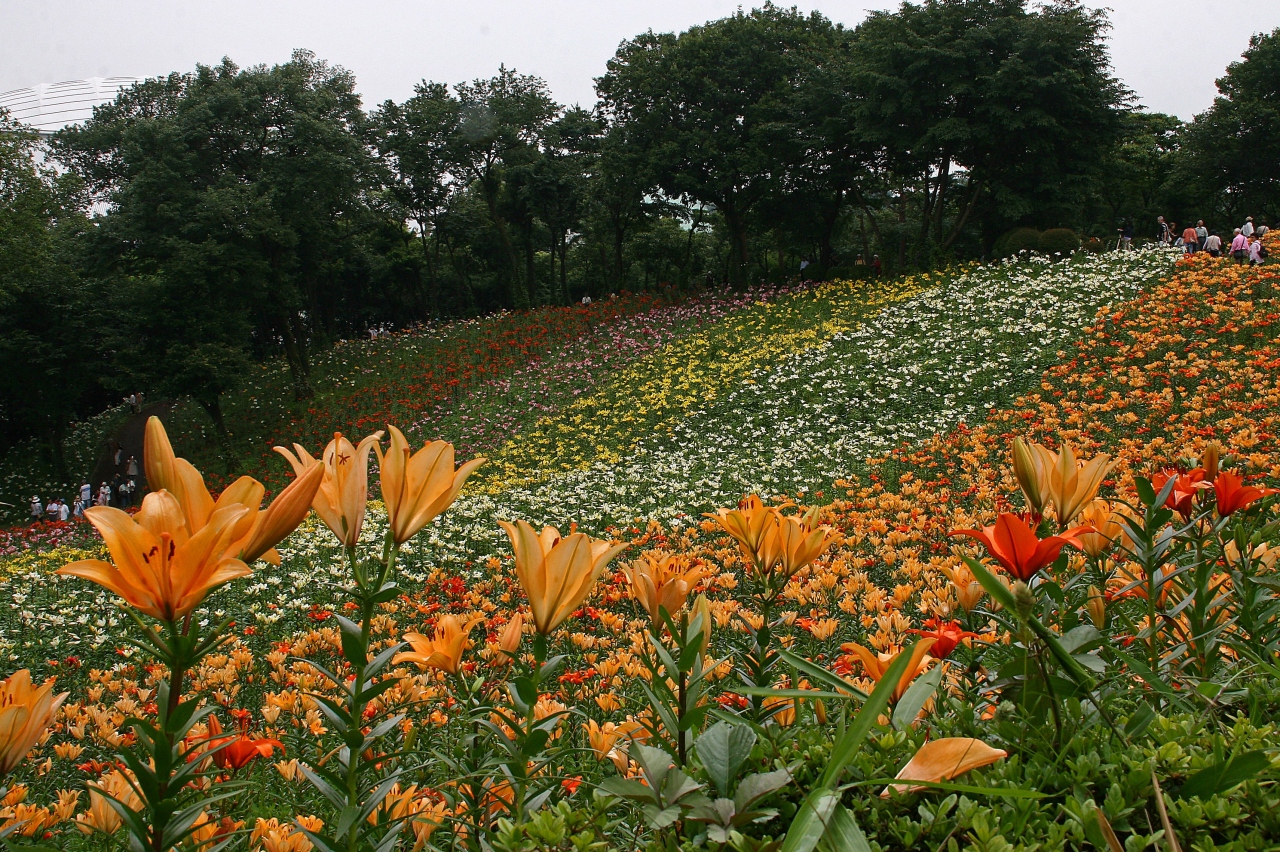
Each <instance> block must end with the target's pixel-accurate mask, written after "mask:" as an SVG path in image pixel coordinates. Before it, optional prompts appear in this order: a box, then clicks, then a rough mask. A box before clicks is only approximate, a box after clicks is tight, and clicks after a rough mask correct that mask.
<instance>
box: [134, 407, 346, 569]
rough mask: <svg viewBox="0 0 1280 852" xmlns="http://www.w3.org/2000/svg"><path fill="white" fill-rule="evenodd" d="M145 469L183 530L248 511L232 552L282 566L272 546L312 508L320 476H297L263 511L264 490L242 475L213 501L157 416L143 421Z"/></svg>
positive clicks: (239, 525)
mask: <svg viewBox="0 0 1280 852" xmlns="http://www.w3.org/2000/svg"><path fill="white" fill-rule="evenodd" d="M143 466H144V468H145V470H146V472H147V485H148V487H149V488H150V489H151V490H152V491H161V490H164V491H168V492H169V493H170V494H172V495H173V496H174V498H175V499H177V501H178V503H179V505H180V506H181V507H182V515H183V517H184V518H185V519H186V525H187V531H188V532H189V533H192V534H195V533H198V532H200V530H202V529H204V526H205V524H207V523H208V522H209V517H210V516H211V515H212V514H213V513H214V512H216V511H217V510H218V509H221V508H224V507H226V506H230V505H232V504H239V505H242V506H244V507H245V508H246V509H248V512H247V513H246V514H245V515H244V516H243V517H242V518H241V519H240V520H239V521H238V522H237V524H236V528H235V532H234V533H233V540H234V541H235V542H236V543H237V547H236V548H235V550H236V553H238V554H239V556H240V558H241V559H242V560H244V561H245V562H253V561H254V560H256V559H265V560H267V561H268V562H270V563H272V564H273V565H279V564H280V554H278V553H276V552H275V549H274V548H275V546H276V545H277V544H279V543H280V542H281V541H282V540H283V539H284V537H285V536H287V535H288V534H289V533H291V532H293V531H294V530H295V529H297V527H298V524H300V523H302V519H303V518H305V517H306V515H307V512H308V511H309V510H310V509H311V501H312V500H313V499H314V498H315V493H316V490H317V489H318V488H319V487H320V483H321V476H322V474H321V472H315V473H310V474H307V475H301V476H298V477H297V478H296V479H294V481H293V482H291V483H289V485H288V487H286V488H285V489H284V490H283V491H281V492H280V494H278V495H277V496H276V499H275V500H273V501H272V502H271V505H270V506H268V507H267V509H266V511H259V509H260V508H261V506H262V496H263V494H264V493H265V491H266V489H264V488H263V487H262V483H260V482H258V480H256V479H254V478H253V477H251V476H242V477H240V478H239V479H237V480H236V481H235V482H233V483H231V484H230V485H229V486H227V488H226V489H224V490H223V492H222V493H221V494H220V495H218V499H217V500H216V501H215V500H214V499H213V497H212V496H211V495H210V494H209V489H208V488H206V487H205V484H204V477H203V476H201V475H200V471H198V470H196V468H195V467H194V466H193V465H192V464H191V463H190V462H188V461H187V460H186V459H183V458H178V457H177V456H175V455H174V453H173V445H172V444H170V443H169V436H168V434H167V433H166V432H165V429H164V424H163V423H161V422H160V418H159V417H151V418H150V419H148V420H147V429H146V436H145V440H144V451H143Z"/></svg>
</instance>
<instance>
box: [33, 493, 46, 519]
mask: <svg viewBox="0 0 1280 852" xmlns="http://www.w3.org/2000/svg"><path fill="white" fill-rule="evenodd" d="M43 517H44V506H42V505H40V495H39V494H37V495H35V496H33V497H32V498H31V523H33V524H38V523H40V519H41V518H43Z"/></svg>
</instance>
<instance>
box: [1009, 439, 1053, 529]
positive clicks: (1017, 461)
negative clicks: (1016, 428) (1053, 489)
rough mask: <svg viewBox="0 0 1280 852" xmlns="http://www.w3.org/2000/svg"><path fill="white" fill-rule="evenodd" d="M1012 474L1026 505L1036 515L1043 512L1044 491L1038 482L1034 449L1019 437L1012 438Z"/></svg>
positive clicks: (1038, 475) (1037, 468)
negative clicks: (1025, 499)
mask: <svg viewBox="0 0 1280 852" xmlns="http://www.w3.org/2000/svg"><path fill="white" fill-rule="evenodd" d="M1011 456H1012V461H1013V475H1014V477H1015V478H1016V479H1017V480H1018V487H1019V488H1021V489H1022V494H1023V496H1024V497H1026V498H1027V507H1028V508H1029V509H1031V511H1033V512H1035V513H1036V514H1037V515H1043V514H1044V503H1045V500H1044V491H1043V489H1042V486H1041V483H1040V469H1039V466H1038V465H1037V464H1036V456H1035V450H1033V449H1032V448H1031V447H1030V446H1029V445H1028V444H1027V442H1026V441H1024V440H1022V439H1021V438H1014V439H1013V451H1012V454H1011Z"/></svg>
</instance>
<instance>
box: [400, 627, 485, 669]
mask: <svg viewBox="0 0 1280 852" xmlns="http://www.w3.org/2000/svg"><path fill="white" fill-rule="evenodd" d="M481 621H484V619H483V618H473V619H471V620H470V621H468V622H467V623H466V624H463V623H462V621H461V620H460V619H459V618H458V617H457V616H456V615H442V616H441V617H440V620H439V621H437V622H436V629H435V635H434V636H433V637H432V638H430V639H428V638H427V637H426V636H423V635H422V634H421V633H406V634H404V641H406V642H408V643H409V645H410V646H411V647H412V648H413V650H412V651H401V652H400V653H398V654H396V656H395V659H393V660H392V661H391V662H393V663H417V664H418V665H419V666H421V667H423V668H426V669H440V670H441V671H443V672H448V673H449V674H453V675H456V674H457V673H458V669H459V668H461V666H462V652H463V651H465V650H466V648H467V637H468V635H469V634H470V633H471V630H472V628H474V627H475V626H476V625H477V624H479V623H480V622H481Z"/></svg>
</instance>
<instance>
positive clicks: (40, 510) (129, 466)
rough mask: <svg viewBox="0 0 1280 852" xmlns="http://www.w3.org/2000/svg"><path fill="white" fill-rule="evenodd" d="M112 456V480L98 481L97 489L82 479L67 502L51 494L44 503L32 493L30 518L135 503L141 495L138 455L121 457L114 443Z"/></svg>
mask: <svg viewBox="0 0 1280 852" xmlns="http://www.w3.org/2000/svg"><path fill="white" fill-rule="evenodd" d="M111 458H112V462H113V463H114V465H115V467H116V469H117V473H116V474H115V475H114V476H113V477H112V478H111V480H110V481H103V482H101V483H99V485H98V487H97V488H96V489H95V488H94V487H93V486H92V485H90V484H89V483H88V481H87V480H86V481H82V482H81V483H80V488H79V490H77V492H76V496H75V499H74V500H72V501H71V503H67V501H66V499H65V498H63V497H53V498H52V499H50V500H49V502H48V503H47V504H46V503H43V502H42V501H41V500H40V495H38V494H37V495H33V496H32V498H31V522H32V523H39V522H40V521H63V522H65V521H69V520H71V519H73V518H79V517H82V516H83V515H84V510H85V509H87V508H89V507H90V506H114V507H115V508H117V509H128V508H129V507H131V506H133V505H135V504H136V503H137V501H138V499H139V498H140V497H141V496H142V495H141V491H142V486H141V485H140V484H139V483H138V475H139V465H138V459H137V458H136V457H134V456H129V457H128V458H127V459H126V458H124V450H123V449H122V448H120V447H116V449H115V450H114V452H113V453H112V457H111Z"/></svg>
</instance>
